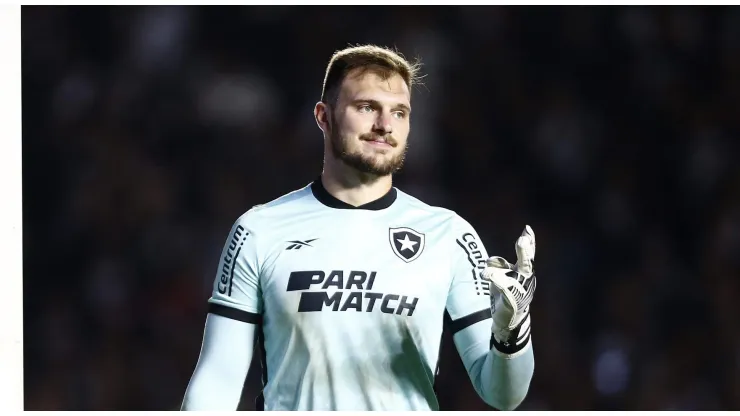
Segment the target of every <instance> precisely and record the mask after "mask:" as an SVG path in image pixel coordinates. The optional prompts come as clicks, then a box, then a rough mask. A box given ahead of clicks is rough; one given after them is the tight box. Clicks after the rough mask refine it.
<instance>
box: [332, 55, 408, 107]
mask: <svg viewBox="0 0 740 416" xmlns="http://www.w3.org/2000/svg"><path fill="white" fill-rule="evenodd" d="M358 68H359V69H360V70H361V71H362V72H361V73H364V72H366V71H370V72H373V73H375V74H378V75H380V76H381V77H383V78H384V79H388V78H390V77H392V76H393V75H395V74H398V75H400V76H401V78H403V80H404V81H405V82H406V85H408V87H409V91H410V90H411V87H413V86H414V85H415V84H416V83H418V82H419V80H420V78H421V76H420V73H419V72H420V69H421V63H420V62H419V60H416V61H414V62H409V61H408V60H407V59H406V58H404V57H403V55H401V53H400V52H397V51H394V50H391V49H389V48H386V47H382V46H376V45H360V46H352V47H348V48H345V49H342V50H340V51H337V52H335V53H334V55H332V57H331V60H330V61H329V65H328V66H327V68H326V75H325V76H324V84H323V87H322V89H321V101H322V102H323V103H326V104H329V102H332V103H333V102H336V100H337V98H338V95H339V88H340V86H341V85H342V82H343V81H344V78H345V77H346V76H347V74H348V73H349V72H351V71H352V70H354V69H358Z"/></svg>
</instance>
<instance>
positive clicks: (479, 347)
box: [446, 217, 491, 370]
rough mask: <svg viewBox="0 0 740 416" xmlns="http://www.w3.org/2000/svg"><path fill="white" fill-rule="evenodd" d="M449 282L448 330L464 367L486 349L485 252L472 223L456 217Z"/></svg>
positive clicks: (488, 309) (488, 329) (488, 334)
mask: <svg viewBox="0 0 740 416" xmlns="http://www.w3.org/2000/svg"><path fill="white" fill-rule="evenodd" d="M452 238H453V239H454V241H452V248H451V250H452V262H451V263H452V264H451V267H452V270H451V273H452V283H451V285H450V290H449V293H448V295H447V305H446V310H447V315H448V325H449V327H448V330H450V331H451V332H452V334H453V339H454V341H455V344H456V346H457V349H458V351H459V352H460V357H461V358H462V361H463V363H464V364H465V367H466V368H467V369H468V370H469V369H470V368H471V366H472V365H473V362H474V361H475V360H477V359H479V358H480V357H481V356H482V355H485V354H486V353H488V351H489V350H490V340H491V300H490V283H489V282H488V281H485V280H483V279H481V277H480V272H481V271H482V270H483V269H484V268H485V266H486V260H487V259H488V253H487V252H486V249H485V247H484V245H483V243H482V242H481V240H480V237H479V236H478V233H477V232H476V231H475V229H473V227H472V226H471V225H470V224H469V223H468V222H467V221H465V220H463V219H462V218H460V217H457V218H455V221H454V223H453V226H452Z"/></svg>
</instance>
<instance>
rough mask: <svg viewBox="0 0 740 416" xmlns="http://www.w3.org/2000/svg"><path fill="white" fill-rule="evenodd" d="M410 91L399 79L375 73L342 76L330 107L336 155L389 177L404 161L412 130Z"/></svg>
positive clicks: (354, 164)
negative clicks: (338, 89)
mask: <svg viewBox="0 0 740 416" xmlns="http://www.w3.org/2000/svg"><path fill="white" fill-rule="evenodd" d="M410 99H411V94H410V92H409V88H408V85H406V82H405V81H404V80H403V78H402V77H401V76H400V75H398V74H395V75H393V76H391V77H390V78H388V79H385V80H384V79H383V78H382V77H381V76H379V75H377V74H376V73H374V72H371V71H367V72H365V73H362V74H360V75H358V72H357V71H352V72H350V73H349V74H348V75H347V77H345V79H344V82H343V83H342V86H341V88H340V91H339V96H338V98H337V101H336V103H335V105H334V106H332V108H331V110H330V111H331V115H330V132H329V138H330V140H331V147H332V152H333V154H334V157H336V158H338V159H340V160H342V161H343V162H344V163H345V164H346V165H348V166H350V167H352V168H355V169H357V170H358V171H360V172H362V173H369V174H372V175H377V176H387V175H390V174H392V173H395V172H397V171H398V170H400V169H401V167H402V166H403V162H404V158H405V156H406V144H407V139H408V135H409V131H410V128H411V126H410V123H409V116H410V110H411V103H410Z"/></svg>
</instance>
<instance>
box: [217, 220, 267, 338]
mask: <svg viewBox="0 0 740 416" xmlns="http://www.w3.org/2000/svg"><path fill="white" fill-rule="evenodd" d="M248 217H249V213H247V214H244V215H242V216H241V217H240V218H239V219H238V220H237V221H236V222H235V223H234V225H233V226H232V227H231V231H230V232H229V235H228V237H227V239H226V242H225V243H224V247H223V250H222V251H221V259H220V260H219V264H218V269H217V270H216V277H215V279H214V282H213V292H212V294H211V297H210V299H209V300H208V312H209V313H212V314H215V315H220V316H223V317H226V318H231V319H236V320H239V321H243V322H248V323H253V324H258V323H260V317H261V314H262V306H263V305H262V293H261V290H260V282H259V274H260V273H259V258H258V254H257V244H256V241H255V235H254V231H253V230H252V228H251V227H250V226H249V221H248Z"/></svg>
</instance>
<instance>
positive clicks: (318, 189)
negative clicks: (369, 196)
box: [311, 177, 398, 211]
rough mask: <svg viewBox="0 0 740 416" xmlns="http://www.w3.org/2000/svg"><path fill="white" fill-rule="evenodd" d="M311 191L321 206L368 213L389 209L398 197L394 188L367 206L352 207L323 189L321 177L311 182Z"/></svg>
mask: <svg viewBox="0 0 740 416" xmlns="http://www.w3.org/2000/svg"><path fill="white" fill-rule="evenodd" d="M311 191H312V192H313V196H314V197H315V198H316V199H317V200H318V201H319V202H321V203H322V204H324V205H326V206H327V207H329V208H336V209H366V210H370V211H379V210H381V209H386V208H388V207H390V206H391V205H392V204H393V202H395V201H396V198H397V197H398V193H397V192H396V188H393V187H392V188H391V189H390V191H388V193H386V194H385V195H383V196H381V197H380V198H378V199H376V200H375V201H370V202H368V203H367V204H363V205H359V206H354V205H351V204H348V203H346V202H344V201H342V200H339V199H337V198H336V197H334V196H333V195H332V194H330V193H329V191H327V190H326V188H324V184H323V183H321V177H319V178H318V179H316V180H315V181H313V183H312V184H311Z"/></svg>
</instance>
